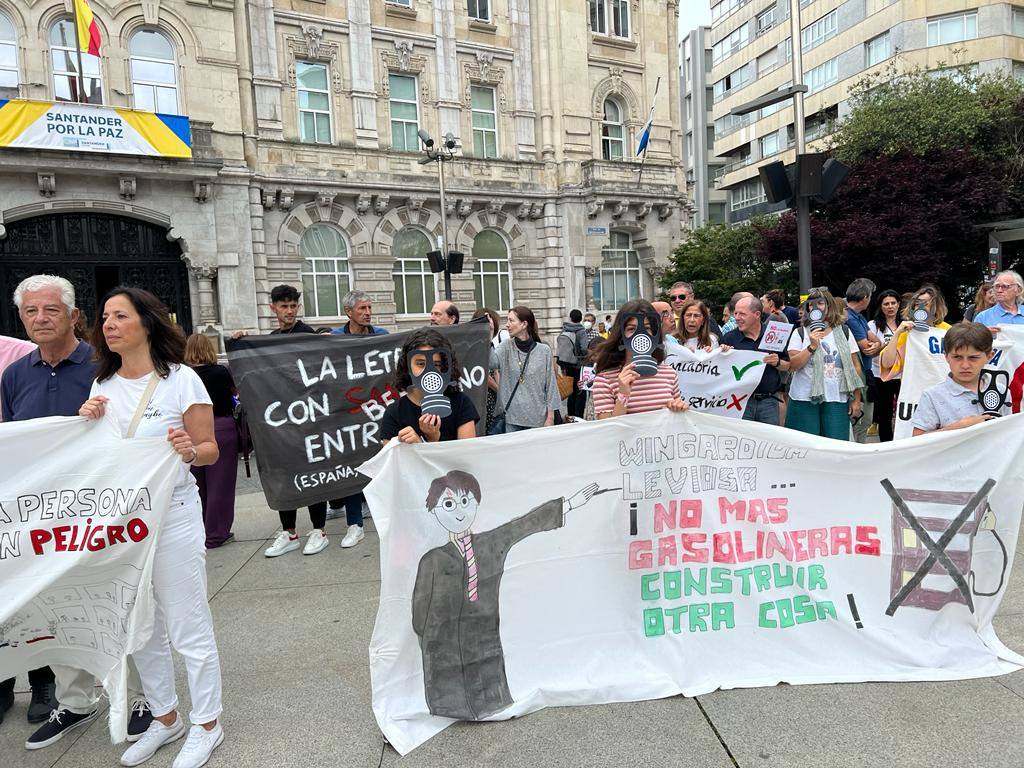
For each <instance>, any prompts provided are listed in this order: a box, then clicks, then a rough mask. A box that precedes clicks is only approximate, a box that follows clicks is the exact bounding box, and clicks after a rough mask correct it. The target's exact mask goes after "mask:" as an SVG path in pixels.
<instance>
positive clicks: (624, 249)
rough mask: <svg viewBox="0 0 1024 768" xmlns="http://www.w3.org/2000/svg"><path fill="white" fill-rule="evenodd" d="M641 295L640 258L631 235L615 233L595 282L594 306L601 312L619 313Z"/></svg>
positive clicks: (603, 256)
mask: <svg viewBox="0 0 1024 768" xmlns="http://www.w3.org/2000/svg"><path fill="white" fill-rule="evenodd" d="M638 298H642V296H641V293H640V259H639V257H638V256H637V255H636V251H635V250H633V237H632V235H630V234H629V233H628V232H612V233H611V238H610V240H609V242H608V245H606V246H605V247H604V248H602V249H601V269H600V271H599V272H598V274H597V279H596V280H594V303H595V304H596V305H597V308H598V309H601V310H616V309H618V308H619V307H621V306H622V305H623V304H625V303H626V302H627V301H629V300H630V299H638Z"/></svg>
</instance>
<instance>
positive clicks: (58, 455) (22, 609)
mask: <svg viewBox="0 0 1024 768" xmlns="http://www.w3.org/2000/svg"><path fill="white" fill-rule="evenodd" d="M0 466H2V467H3V469H4V472H3V475H2V476H0V584H2V585H3V589H0V680H6V679H7V678H11V677H14V676H15V675H20V674H22V673H24V672H26V671H28V670H30V669H37V668H38V667H44V666H46V665H48V664H62V665H65V666H69V667H73V668H75V669H83V670H85V671H87V672H90V673H91V674H93V675H94V676H95V677H96V678H98V679H99V680H100V681H102V682H103V686H104V688H105V690H106V692H107V694H108V696H109V698H110V730H111V735H112V737H113V739H114V740H115V741H123V740H124V738H125V731H126V723H127V701H126V687H125V685H126V682H125V681H126V668H125V663H126V657H127V654H129V653H131V652H132V651H135V650H138V649H139V648H140V647H142V644H143V643H144V642H145V641H146V639H147V638H148V637H149V634H150V632H151V631H152V625H153V605H152V599H151V597H150V589H151V587H150V584H151V576H150V574H151V569H152V562H153V553H154V551H155V540H156V534H157V531H158V530H159V527H160V523H161V521H162V520H163V517H164V514H165V513H166V511H167V507H168V505H169V503H170V498H171V491H172V489H173V485H174V481H175V479H176V478H177V476H178V471H179V467H180V466H181V460H180V458H179V457H178V455H177V454H176V453H175V452H174V451H173V450H171V448H170V446H169V445H168V443H167V441H166V440H165V439H163V438H147V439H135V440H123V439H121V438H119V437H117V436H116V435H115V434H114V433H113V431H112V430H111V429H110V426H109V424H108V422H106V421H100V422H95V423H91V422H87V421H86V420H85V419H82V418H77V417H75V418H64V417H53V418H47V419H33V420H31V421H18V422H8V423H5V424H0ZM16 762H17V761H16Z"/></svg>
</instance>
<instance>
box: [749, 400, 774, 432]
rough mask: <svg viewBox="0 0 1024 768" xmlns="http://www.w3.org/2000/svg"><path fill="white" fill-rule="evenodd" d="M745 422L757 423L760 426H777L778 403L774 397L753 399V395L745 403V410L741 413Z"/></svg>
mask: <svg viewBox="0 0 1024 768" xmlns="http://www.w3.org/2000/svg"><path fill="white" fill-rule="evenodd" d="M743 418H744V419H745V420H746V421H757V422H760V423H761V424H771V425H772V426H773V427H777V426H779V401H778V400H776V399H775V398H774V397H763V398H759V399H755V398H754V396H753V395H751V396H750V399H749V400H748V401H747V410H745V411H744V412H743Z"/></svg>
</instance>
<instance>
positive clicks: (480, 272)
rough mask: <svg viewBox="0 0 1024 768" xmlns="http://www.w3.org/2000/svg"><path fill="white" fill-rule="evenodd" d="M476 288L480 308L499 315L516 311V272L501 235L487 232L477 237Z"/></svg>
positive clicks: (474, 243)
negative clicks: (495, 311) (513, 280)
mask: <svg viewBox="0 0 1024 768" xmlns="http://www.w3.org/2000/svg"><path fill="white" fill-rule="evenodd" d="M473 260H474V261H475V262H476V269H475V270H474V272H473V287H474V289H475V294H476V305H477V306H478V307H489V308H491V309H494V310H497V311H498V312H506V311H508V310H509V309H511V308H512V271H511V269H510V268H509V263H508V246H507V245H506V244H505V238H503V237H502V236H501V235H499V234H498V233H497V232H495V231H493V230H490V229H485V230H484V231H483V232H481V233H479V234H478V235H477V236H476V237H474V238H473Z"/></svg>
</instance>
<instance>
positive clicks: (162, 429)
mask: <svg viewBox="0 0 1024 768" xmlns="http://www.w3.org/2000/svg"><path fill="white" fill-rule="evenodd" d="M148 384H149V375H148V374H147V375H146V376H143V377H142V378H141V379H125V378H122V377H121V376H119V375H117V374H116V373H115V374H114V375H113V376H111V377H110V378H109V379H107V380H106V381H104V382H99V381H94V382H93V383H92V391H91V392H90V393H89V397H95V396H96V395H103V396H104V397H106V398H108V399H109V401H110V402H108V403H107V409H106V411H107V412H106V416H105V418H107V419H109V420H110V422H111V424H112V425H113V427H114V429H115V431H116V432H117V433H118V434H119V435H121V437H126V436H127V435H128V427H130V426H131V423H132V417H133V416H135V409H136V408H137V407H138V405H139V400H141V399H142V395H143V394H144V393H145V391H146V386H147V385H148ZM212 404H213V401H212V400H210V395H209V394H208V393H207V391H206V387H205V386H204V385H203V380H202V379H200V378H199V374H197V373H196V372H195V371H193V370H192V369H191V368H189V367H188V366H187V365H172V366H171V372H170V373H169V374H168V375H167V378H166V379H160V383H159V384H157V386H156V391H155V392H153V397H152V399H151V400H150V401H149V406H148V407H147V408H146V411H145V413H143V415H142V419H141V420H140V421H139V426H138V428H137V429H136V430H135V436H136V437H163V438H166V437H167V430H168V429H169V428H173V429H184V427H185V421H184V414H185V411H187V410H188V409H189V408H191V407H192V406H193V405H212ZM197 492H198V489H197V487H196V481H195V478H194V477H193V476H192V473H191V472H189V465H188V464H186V463H185V462H181V463H180V467H179V470H178V479H177V481H176V482H175V485H174V494H173V496H172V497H171V498H172V501H178V502H185V501H188V500H190V499H191V498H192V496H193V495H194V494H196V493H197Z"/></svg>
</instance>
